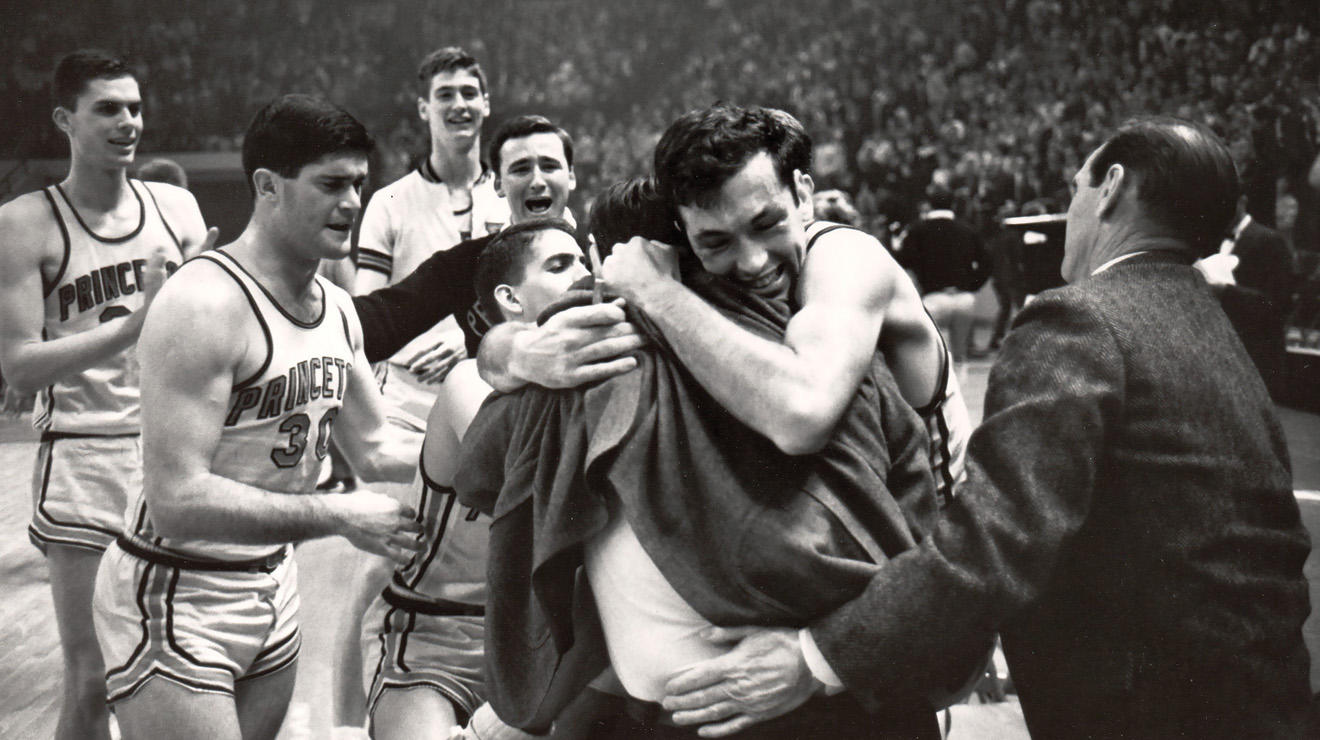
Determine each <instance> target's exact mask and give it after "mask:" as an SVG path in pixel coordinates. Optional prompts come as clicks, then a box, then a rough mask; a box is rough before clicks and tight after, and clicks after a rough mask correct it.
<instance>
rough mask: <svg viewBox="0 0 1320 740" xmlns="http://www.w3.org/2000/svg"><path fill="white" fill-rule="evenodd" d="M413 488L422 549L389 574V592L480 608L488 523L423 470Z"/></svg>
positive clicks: (483, 591)
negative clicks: (424, 536)
mask: <svg viewBox="0 0 1320 740" xmlns="http://www.w3.org/2000/svg"><path fill="white" fill-rule="evenodd" d="M413 485H414V486H416V490H419V491H420V497H419V499H418V500H417V502H416V504H417V514H418V516H419V517H420V518H421V521H422V528H423V530H424V531H425V535H426V538H425V540H424V542H425V544H426V549H425V550H423V551H422V552H421V553H419V554H418V555H417V557H415V558H413V559H412V561H411V562H409V563H408V565H407V566H405V567H402V568H398V569H396V570H395V571H394V579H393V581H391V583H390V585H389V589H390V590H391V591H393V592H394V593H396V594H398V595H400V596H402V597H404V598H406V599H411V600H414V601H422V602H426V601H435V600H437V599H441V600H444V601H452V602H456V603H459V604H468V605H484V604H485V603H486V558H487V553H488V552H489V550H490V517H488V516H486V515H485V514H480V513H478V512H477V511H476V510H475V509H470V508H468V507H466V506H463V505H462V504H461V503H459V501H458V497H457V496H456V495H455V493H454V489H453V488H450V487H449V486H441V485H439V484H437V483H435V482H434V481H431V480H429V479H428V478H427V477H426V472H425V471H424V470H419V471H418V473H417V479H416V481H415V482H414V484H413Z"/></svg>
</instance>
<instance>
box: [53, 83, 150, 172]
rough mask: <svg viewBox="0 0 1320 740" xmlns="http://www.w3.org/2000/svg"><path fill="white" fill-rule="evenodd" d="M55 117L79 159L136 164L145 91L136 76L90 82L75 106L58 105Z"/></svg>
mask: <svg viewBox="0 0 1320 740" xmlns="http://www.w3.org/2000/svg"><path fill="white" fill-rule="evenodd" d="M54 117H55V125H56V126H58V127H59V128H60V130H61V131H63V132H64V133H65V134H66V135H67V136H68V137H69V146H70V148H71V152H72V156H73V158H74V159H75V160H77V161H80V162H90V163H92V164H96V165H101V166H105V167H128V166H129V165H131V164H133V157H134V155H135V154H136V153H137V145H138V140H139V139H141V137H142V94H141V93H140V92H139V90H138V83H137V80H135V79H133V78H132V77H128V76H125V77H114V78H96V79H93V80H90V81H88V83H87V86H86V87H85V88H83V91H82V92H81V93H79V94H78V101H77V104H76V105H74V107H73V109H72V110H70V109H68V108H65V107H63V106H60V107H57V108H56V109H55V114H54Z"/></svg>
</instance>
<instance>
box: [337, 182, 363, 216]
mask: <svg viewBox="0 0 1320 740" xmlns="http://www.w3.org/2000/svg"><path fill="white" fill-rule="evenodd" d="M347 191H348V192H347V193H345V194H344V198H343V200H341V201H339V206H340V207H341V208H346V209H348V210H350V211H352V212H353V213H355V214H356V213H357V212H358V211H360V210H362V193H361V191H359V190H358V189H357V188H348V189H347Z"/></svg>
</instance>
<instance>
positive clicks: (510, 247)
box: [473, 218, 577, 326]
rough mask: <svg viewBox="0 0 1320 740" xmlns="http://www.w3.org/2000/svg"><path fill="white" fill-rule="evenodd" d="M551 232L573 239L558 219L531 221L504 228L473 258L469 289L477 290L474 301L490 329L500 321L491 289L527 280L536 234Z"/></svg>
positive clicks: (570, 229)
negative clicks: (474, 261) (474, 262)
mask: <svg viewBox="0 0 1320 740" xmlns="http://www.w3.org/2000/svg"><path fill="white" fill-rule="evenodd" d="M552 229H558V230H559V231H562V232H564V233H565V234H568V235H569V236H571V237H573V238H574V239H577V234H575V233H574V231H573V225H572V224H570V223H569V222H567V221H565V220H564V219H562V218H533V219H528V220H526V221H522V222H519V223H516V224H513V225H511V226H508V227H505V228H504V229H503V230H502V231H500V232H498V233H497V234H496V235H495V236H494V237H493V238H492V239H491V240H490V242H489V243H487V244H486V246H485V248H483V249H482V250H481V254H480V255H479V256H478V257H477V274H476V276H475V277H474V279H473V287H475V288H476V290H477V301H478V303H479V304H480V306H481V310H482V312H483V313H485V314H486V318H487V319H488V320H489V321H490V323H491V326H494V325H495V324H498V323H500V322H502V321H503V320H504V312H503V311H502V310H501V309H500V304H499V302H498V301H496V300H495V289H496V288H497V287H499V286H501V285H518V284H520V283H522V281H523V280H526V279H527V265H528V264H529V263H530V261H531V254H532V242H533V241H535V239H536V235H537V234H539V233H541V232H542V231H550V230H552Z"/></svg>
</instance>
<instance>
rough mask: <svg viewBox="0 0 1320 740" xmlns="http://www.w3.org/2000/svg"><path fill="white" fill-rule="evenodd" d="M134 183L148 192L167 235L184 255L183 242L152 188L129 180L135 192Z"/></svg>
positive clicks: (138, 181)
mask: <svg viewBox="0 0 1320 740" xmlns="http://www.w3.org/2000/svg"><path fill="white" fill-rule="evenodd" d="M134 182H137V183H138V184H139V185H141V186H142V189H143V190H145V191H147V197H148V198H150V199H151V205H152V207H154V208H155V209H156V216H157V217H158V218H160V224H161V226H164V227H165V233H167V234H169V235H170V238H171V239H173V240H174V246H176V247H178V248H179V254H180V255H182V254H183V242H181V241H179V237H178V235H177V234H175V233H174V229H173V228H172V227H171V226H170V222H169V221H168V220H166V218H165V212H164V211H162V210H160V201H157V200H156V194H155V193H153V192H151V186H150V185H148V184H146V183H145V182H142V181H141V180H136V181H134V180H129V181H128V186H129V187H131V188H133V189H134V190H137V186H136V185H134V184H133V183H134Z"/></svg>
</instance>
